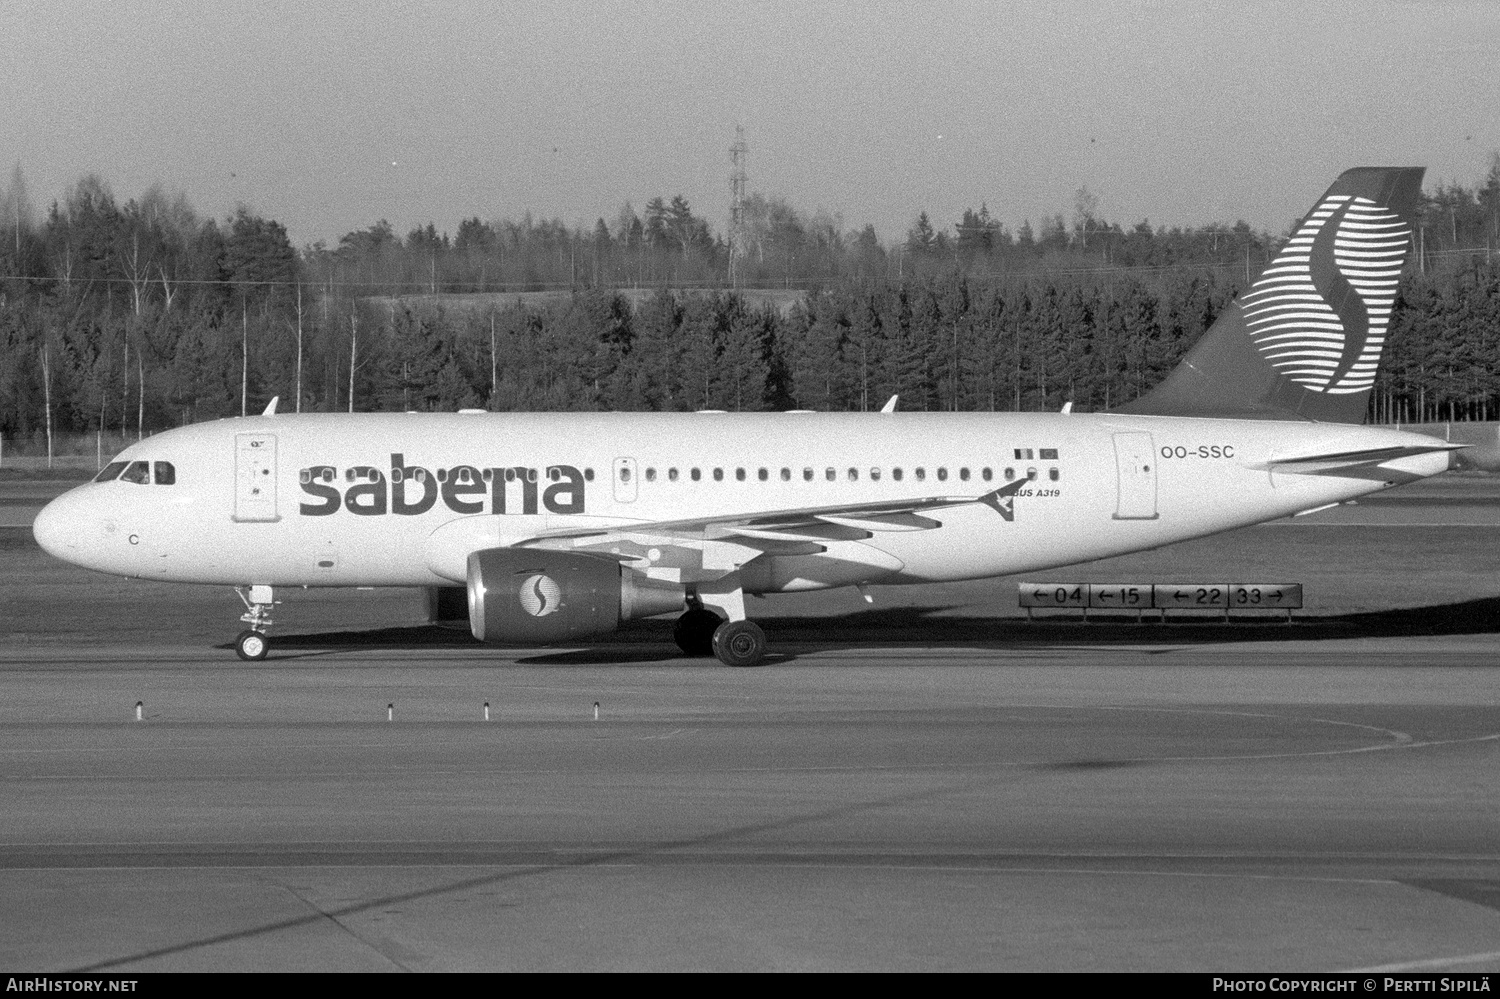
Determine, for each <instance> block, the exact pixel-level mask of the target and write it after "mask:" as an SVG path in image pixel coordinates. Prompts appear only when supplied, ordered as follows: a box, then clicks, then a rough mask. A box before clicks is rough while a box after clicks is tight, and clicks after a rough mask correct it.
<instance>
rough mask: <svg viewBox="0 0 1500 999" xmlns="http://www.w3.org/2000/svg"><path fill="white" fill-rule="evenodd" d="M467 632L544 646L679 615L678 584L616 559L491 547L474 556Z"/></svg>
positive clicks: (683, 597) (471, 557) (681, 596)
mask: <svg viewBox="0 0 1500 999" xmlns="http://www.w3.org/2000/svg"><path fill="white" fill-rule="evenodd" d="M468 574H469V580H468V589H469V629H470V630H471V631H472V632H473V633H474V637H475V638H477V639H479V640H480V641H481V642H501V643H506V644H510V643H516V644H530V643H537V644H546V643H548V642H560V641H564V640H566V639H569V638H580V637H583V636H586V635H600V634H604V633H606V632H610V631H614V630H615V628H616V627H618V626H619V623H620V622H621V621H627V620H630V619H631V618H637V617H650V616H651V615H653V614H668V613H671V612H673V611H680V610H682V608H683V605H684V604H685V603H686V600H687V594H686V591H685V590H684V589H683V587H682V586H681V585H680V584H677V583H667V582H663V581H661V580H655V579H648V578H647V577H646V576H644V575H643V574H641V573H639V572H637V571H636V570H634V569H631V568H629V567H627V566H624V565H621V564H620V563H619V562H617V561H616V560H614V559H610V558H602V557H600V556H597V555H582V554H577V553H574V552H556V551H546V550H542V549H534V548H532V549H528V548H489V549H486V550H484V551H477V552H473V553H471V554H470V555H469V569H468Z"/></svg>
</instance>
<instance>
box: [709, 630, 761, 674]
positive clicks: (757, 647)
mask: <svg viewBox="0 0 1500 999" xmlns="http://www.w3.org/2000/svg"><path fill="white" fill-rule="evenodd" d="M765 654H766V633H765V632H764V631H761V630H760V625H758V624H756V623H755V622H754V621H725V622H724V623H723V624H721V625H719V627H718V630H716V631H715V632H714V655H715V656H717V657H718V659H719V662H721V663H723V664H724V665H725V666H740V667H743V666H755V665H758V664H759V663H760V661H761V659H762V658H763V657H764V656H765Z"/></svg>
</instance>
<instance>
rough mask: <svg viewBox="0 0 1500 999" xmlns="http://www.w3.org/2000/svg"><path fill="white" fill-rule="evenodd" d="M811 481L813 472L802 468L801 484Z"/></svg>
mask: <svg viewBox="0 0 1500 999" xmlns="http://www.w3.org/2000/svg"><path fill="white" fill-rule="evenodd" d="M812 480H813V470H812V469H810V468H804V469H803V470H802V481H803V482H811V481H812Z"/></svg>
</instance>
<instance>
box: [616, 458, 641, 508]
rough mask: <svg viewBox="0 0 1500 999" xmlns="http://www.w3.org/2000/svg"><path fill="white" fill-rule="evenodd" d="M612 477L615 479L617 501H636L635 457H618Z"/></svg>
mask: <svg viewBox="0 0 1500 999" xmlns="http://www.w3.org/2000/svg"><path fill="white" fill-rule="evenodd" d="M612 478H613V479H614V481H615V502H616V503H634V502H635V489H636V485H635V459H634V458H616V459H615V467H614V475H613V476H612Z"/></svg>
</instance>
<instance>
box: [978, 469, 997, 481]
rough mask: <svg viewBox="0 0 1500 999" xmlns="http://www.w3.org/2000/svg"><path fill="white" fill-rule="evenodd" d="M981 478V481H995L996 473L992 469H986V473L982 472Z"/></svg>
mask: <svg viewBox="0 0 1500 999" xmlns="http://www.w3.org/2000/svg"><path fill="white" fill-rule="evenodd" d="M979 477H980V478H981V479H983V480H984V481H986V482H988V481H990V480H991V479H993V478H994V477H995V473H994V472H993V471H991V470H990V469H988V468H986V469H985V470H984V471H982V472H980V473H979Z"/></svg>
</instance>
